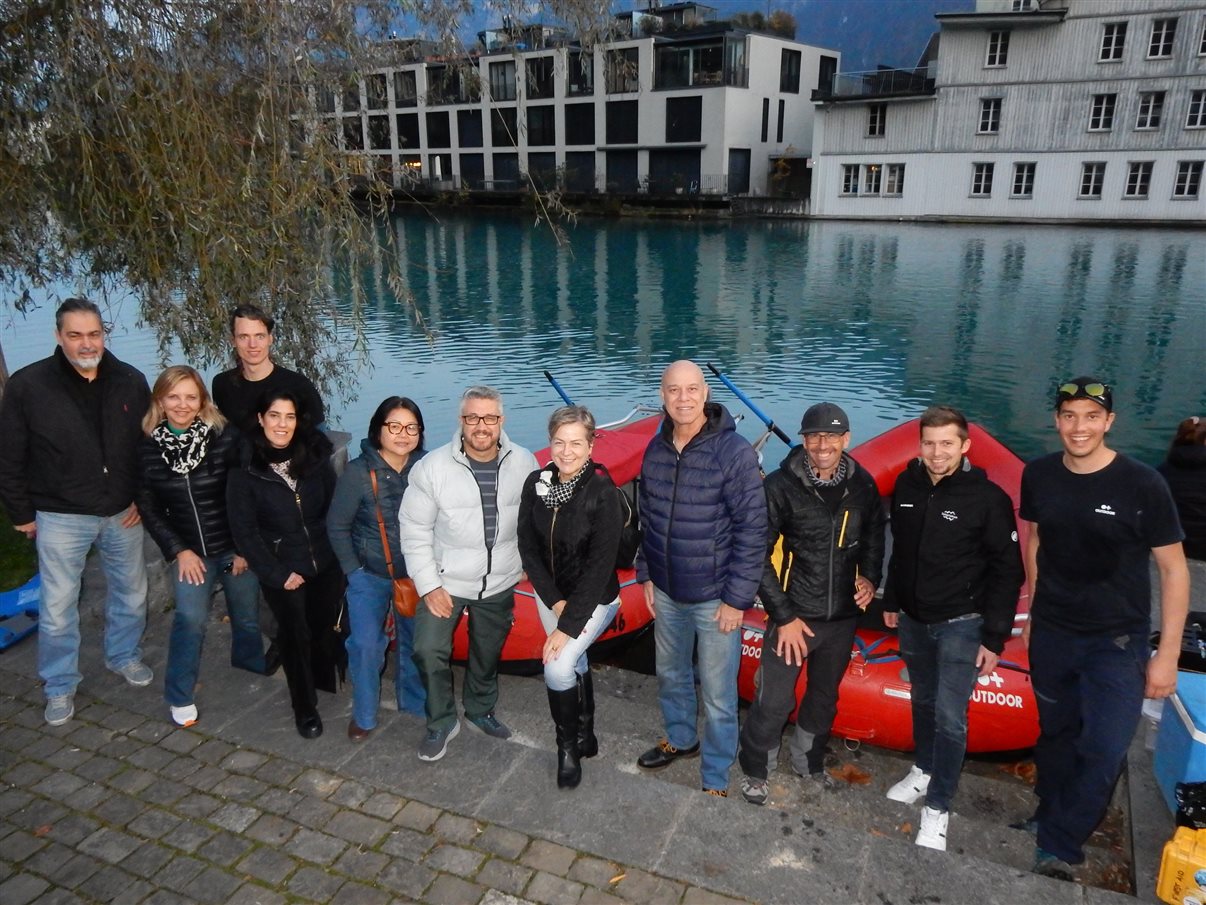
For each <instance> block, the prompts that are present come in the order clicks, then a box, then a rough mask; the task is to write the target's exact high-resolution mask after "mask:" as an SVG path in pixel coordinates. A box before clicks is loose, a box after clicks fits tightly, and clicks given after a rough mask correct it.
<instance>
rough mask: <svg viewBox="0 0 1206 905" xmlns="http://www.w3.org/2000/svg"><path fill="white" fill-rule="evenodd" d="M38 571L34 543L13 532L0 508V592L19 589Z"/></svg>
mask: <svg viewBox="0 0 1206 905" xmlns="http://www.w3.org/2000/svg"><path fill="white" fill-rule="evenodd" d="M36 571H38V554H37V551H36V550H35V549H34V543H33V541H31V540H26V539H25V535H23V534H20V533H18V532H16V531H14V530H13V523H12V522H10V521H9V520H8V514H7V513H5V511H4V510H3V509H2V508H0V591H8V590H11V589H12V588H19V587H20V586H21V585H23V584H25V582H27V581H29V579H30V578H31V577H33V574H34V572H36Z"/></svg>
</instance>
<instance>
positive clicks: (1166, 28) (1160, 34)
mask: <svg viewBox="0 0 1206 905" xmlns="http://www.w3.org/2000/svg"><path fill="white" fill-rule="evenodd" d="M1176 38H1177V20H1176V19H1156V20H1155V21H1154V22H1152V36H1151V40H1150V41H1149V42H1148V45H1147V55H1148V58H1149V59H1164V58H1167V57H1171V56H1172V52H1173V41H1175V40H1176Z"/></svg>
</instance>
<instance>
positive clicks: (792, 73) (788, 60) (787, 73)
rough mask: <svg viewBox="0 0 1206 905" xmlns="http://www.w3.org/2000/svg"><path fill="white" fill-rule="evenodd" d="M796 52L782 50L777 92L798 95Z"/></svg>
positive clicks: (798, 57)
mask: <svg viewBox="0 0 1206 905" xmlns="http://www.w3.org/2000/svg"><path fill="white" fill-rule="evenodd" d="M802 56H803V54H801V53H800V51H798V50H787V49H786V48H784V50H783V53H782V56H780V58H779V90H780V91H783V92H786V93H788V94H799V93H800V59H801V57H802Z"/></svg>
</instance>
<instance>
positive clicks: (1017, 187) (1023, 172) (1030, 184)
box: [1010, 163, 1037, 198]
mask: <svg viewBox="0 0 1206 905" xmlns="http://www.w3.org/2000/svg"><path fill="white" fill-rule="evenodd" d="M1036 166H1037V164H1033V163H1015V164H1014V165H1013V190H1012V191H1011V192H1010V196H1011V197H1013V198H1033V197H1034V170H1035V167H1036Z"/></svg>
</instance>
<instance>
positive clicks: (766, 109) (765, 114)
mask: <svg viewBox="0 0 1206 905" xmlns="http://www.w3.org/2000/svg"><path fill="white" fill-rule="evenodd" d="M769 131H770V98H769V97H764V98H763V99H762V140H763V141H764V142H765V141H766V136H767V133H768V132H769Z"/></svg>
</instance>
